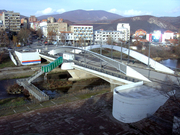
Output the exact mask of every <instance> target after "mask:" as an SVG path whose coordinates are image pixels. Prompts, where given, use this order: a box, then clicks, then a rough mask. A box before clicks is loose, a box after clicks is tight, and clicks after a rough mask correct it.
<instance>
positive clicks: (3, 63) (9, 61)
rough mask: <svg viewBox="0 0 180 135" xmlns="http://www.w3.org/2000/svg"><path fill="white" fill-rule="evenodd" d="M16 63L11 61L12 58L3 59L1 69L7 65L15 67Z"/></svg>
mask: <svg viewBox="0 0 180 135" xmlns="http://www.w3.org/2000/svg"><path fill="white" fill-rule="evenodd" d="M15 66H16V65H15V64H14V63H13V62H12V61H11V59H10V58H9V59H7V60H6V61H3V62H2V63H1V64H0V69H2V68H5V67H15Z"/></svg>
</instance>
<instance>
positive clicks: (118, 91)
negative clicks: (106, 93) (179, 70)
mask: <svg viewBox="0 0 180 135" xmlns="http://www.w3.org/2000/svg"><path fill="white" fill-rule="evenodd" d="M101 47H103V48H108V49H114V50H117V51H120V52H123V53H125V54H127V48H121V47H118V46H112V45H93V46H88V47H79V48H78V47H72V46H62V47H58V48H55V49H53V50H50V51H49V52H48V53H42V52H41V53H39V55H40V57H42V58H44V59H47V60H48V61H49V62H54V61H56V60H57V59H58V57H59V55H61V56H62V55H63V62H62V61H61V62H62V65H61V69H63V70H67V71H68V72H69V73H70V75H71V76H72V78H71V79H82V78H88V77H93V76H97V77H100V78H102V79H104V80H106V81H108V82H109V83H110V84H111V91H113V97H114V98H113V116H114V117H115V118H116V119H118V120H119V121H122V122H125V123H129V122H136V121H139V120H141V119H143V118H145V117H147V114H153V113H154V112H155V111H156V110H157V109H158V108H159V107H160V106H161V105H162V104H164V103H165V101H166V100H167V99H168V98H166V97H165V96H163V95H162V94H159V93H157V91H156V90H147V91H146V89H148V88H146V89H144V90H143V91H141V90H133V92H134V91H135V92H137V93H133V94H130V95H128V94H127V93H131V92H132V88H136V87H138V89H139V87H140V86H142V85H143V83H144V82H145V83H151V79H152V78H148V77H147V75H146V76H144V75H143V74H141V73H140V72H137V71H136V70H135V69H134V68H132V67H130V66H129V65H126V64H124V63H123V62H122V61H117V60H114V59H111V58H109V57H106V56H103V55H101V54H98V53H95V52H92V51H90V50H91V49H95V48H101ZM129 52H130V53H129ZM129 52H128V54H130V56H131V57H133V58H135V59H137V60H139V61H141V62H143V63H144V64H148V62H147V60H148V61H149V63H150V67H152V68H153V69H154V71H157V72H158V73H159V72H160V74H162V72H164V73H166V74H168V75H170V74H172V76H173V74H174V71H172V70H171V69H169V68H167V67H165V66H163V65H162V64H160V63H158V62H155V61H154V60H152V59H148V58H147V57H146V56H144V55H142V54H139V53H137V52H135V51H132V50H130V51H129ZM70 57H71V58H70ZM59 64H60V63H59ZM59 64H56V65H54V64H53V66H52V65H51V64H50V65H51V66H50V65H47V66H44V67H42V68H41V71H39V72H37V75H34V76H32V77H30V78H29V79H28V80H26V81H27V82H28V84H31V82H32V80H34V79H35V78H37V77H38V76H39V75H41V74H42V73H44V72H47V73H48V72H50V71H51V70H52V69H54V68H55V67H57V65H59ZM164 73H163V74H164ZM166 74H165V75H166ZM21 82H23V81H21ZM26 84H27V83H26ZM124 92H125V93H124ZM126 92H127V93H126ZM145 95H146V96H145ZM147 95H149V97H147ZM139 98H140V99H139ZM153 99H155V100H153ZM41 101H43V100H41ZM129 101H131V103H130V102H129ZM132 101H133V102H132ZM156 101H158V102H156ZM161 101H162V102H161ZM122 103H123V104H122ZM129 103H130V104H129ZM124 104H126V107H125V108H124ZM119 105H120V106H121V107H122V108H123V109H124V110H126V108H127V110H126V111H122V109H120V108H121V107H120V106H119ZM134 106H138V107H136V108H135V107H134ZM149 106H154V108H150V109H149ZM119 107H120V108H119ZM142 108H143V109H144V110H147V111H142V112H141V114H139V109H142ZM128 111H131V112H136V113H135V114H132V113H128ZM124 113H127V114H124ZM119 115H121V116H122V117H119ZM131 117H132V118H131Z"/></svg>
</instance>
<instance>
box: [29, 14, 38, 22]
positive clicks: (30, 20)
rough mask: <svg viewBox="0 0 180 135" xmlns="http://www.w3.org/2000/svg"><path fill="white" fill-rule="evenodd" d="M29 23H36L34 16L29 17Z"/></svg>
mask: <svg viewBox="0 0 180 135" xmlns="http://www.w3.org/2000/svg"><path fill="white" fill-rule="evenodd" d="M29 22H30V23H32V22H37V18H36V17H35V16H34V15H31V16H30V17H29Z"/></svg>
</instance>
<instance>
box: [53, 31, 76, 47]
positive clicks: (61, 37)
mask: <svg viewBox="0 0 180 135" xmlns="http://www.w3.org/2000/svg"><path fill="white" fill-rule="evenodd" d="M56 39H57V41H58V42H62V43H64V42H66V43H67V44H69V45H72V43H73V40H74V34H73V32H71V31H60V32H59V34H58V35H57V36H56Z"/></svg>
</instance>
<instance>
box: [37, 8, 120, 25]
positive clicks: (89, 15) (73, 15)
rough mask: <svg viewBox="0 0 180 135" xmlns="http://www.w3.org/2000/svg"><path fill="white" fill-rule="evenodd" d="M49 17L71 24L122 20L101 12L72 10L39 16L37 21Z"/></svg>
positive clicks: (116, 16)
mask: <svg viewBox="0 0 180 135" xmlns="http://www.w3.org/2000/svg"><path fill="white" fill-rule="evenodd" d="M49 16H52V17H54V18H55V19H59V18H63V19H66V20H70V21H72V22H84V23H88V22H94V21H99V20H115V19H119V18H122V16H120V15H117V14H113V13H109V12H106V11H103V10H92V11H85V10H73V11H69V12H65V13H62V14H56V15H44V16H39V17H38V20H42V19H46V18H48V17H49Z"/></svg>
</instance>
